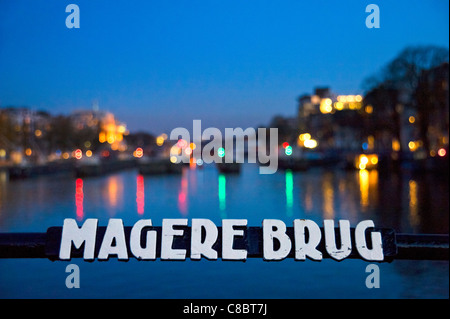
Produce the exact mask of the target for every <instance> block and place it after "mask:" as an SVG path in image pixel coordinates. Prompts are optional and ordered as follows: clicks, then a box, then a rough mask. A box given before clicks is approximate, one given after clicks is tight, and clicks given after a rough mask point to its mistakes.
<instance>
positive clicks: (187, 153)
mask: <svg viewBox="0 0 450 319" xmlns="http://www.w3.org/2000/svg"><path fill="white" fill-rule="evenodd" d="M184 153H186V155H187V156H191V154H192V149H191V148H190V147H189V146H188V147H186V148H185V149H184Z"/></svg>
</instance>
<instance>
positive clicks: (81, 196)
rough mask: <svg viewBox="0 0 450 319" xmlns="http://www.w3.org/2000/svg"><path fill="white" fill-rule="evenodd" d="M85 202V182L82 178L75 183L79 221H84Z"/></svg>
mask: <svg viewBox="0 0 450 319" xmlns="http://www.w3.org/2000/svg"><path fill="white" fill-rule="evenodd" d="M83 201H84V192H83V180H82V179H81V178H77V179H76V181H75V207H76V215H77V220H78V221H81V220H83V217H84V210H83Z"/></svg>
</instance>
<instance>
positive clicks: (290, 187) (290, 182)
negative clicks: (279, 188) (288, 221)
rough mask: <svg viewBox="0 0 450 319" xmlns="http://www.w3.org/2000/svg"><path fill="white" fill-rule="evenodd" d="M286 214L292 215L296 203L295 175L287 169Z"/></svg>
mask: <svg viewBox="0 0 450 319" xmlns="http://www.w3.org/2000/svg"><path fill="white" fill-rule="evenodd" d="M285 175H286V215H287V216H292V206H293V204H294V177H293V175H292V172H291V171H290V170H286V173H285Z"/></svg>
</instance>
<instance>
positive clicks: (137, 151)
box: [133, 147, 144, 158]
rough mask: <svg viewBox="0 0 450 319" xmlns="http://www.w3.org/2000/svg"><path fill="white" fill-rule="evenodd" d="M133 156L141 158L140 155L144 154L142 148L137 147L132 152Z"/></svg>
mask: <svg viewBox="0 0 450 319" xmlns="http://www.w3.org/2000/svg"><path fill="white" fill-rule="evenodd" d="M133 156H134V157H136V158H141V157H142V156H144V150H143V149H142V148H140V147H138V148H137V149H136V150H135V151H134V152H133Z"/></svg>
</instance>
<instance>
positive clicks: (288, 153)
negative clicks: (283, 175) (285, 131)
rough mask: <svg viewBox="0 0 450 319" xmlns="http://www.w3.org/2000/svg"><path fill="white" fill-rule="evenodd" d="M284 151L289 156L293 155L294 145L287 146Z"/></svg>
mask: <svg viewBox="0 0 450 319" xmlns="http://www.w3.org/2000/svg"><path fill="white" fill-rule="evenodd" d="M284 153H285V154H286V155H287V156H291V155H292V146H289V145H288V146H287V147H286V148H285V149H284Z"/></svg>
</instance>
